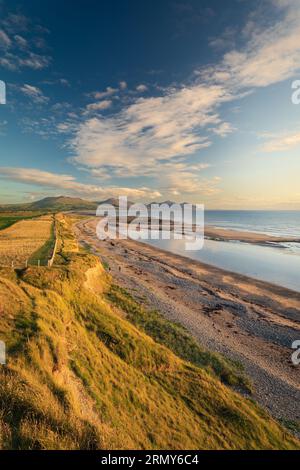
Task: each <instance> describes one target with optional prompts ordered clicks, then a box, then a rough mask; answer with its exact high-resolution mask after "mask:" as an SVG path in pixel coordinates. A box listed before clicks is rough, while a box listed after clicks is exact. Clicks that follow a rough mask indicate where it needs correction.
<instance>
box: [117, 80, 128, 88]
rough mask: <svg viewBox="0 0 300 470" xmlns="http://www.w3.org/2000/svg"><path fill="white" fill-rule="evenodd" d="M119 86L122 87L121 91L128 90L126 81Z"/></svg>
mask: <svg viewBox="0 0 300 470" xmlns="http://www.w3.org/2000/svg"><path fill="white" fill-rule="evenodd" d="M119 85H120V89H121V90H126V88H127V83H126V82H125V81H124V80H123V81H121V82H120V83H119Z"/></svg>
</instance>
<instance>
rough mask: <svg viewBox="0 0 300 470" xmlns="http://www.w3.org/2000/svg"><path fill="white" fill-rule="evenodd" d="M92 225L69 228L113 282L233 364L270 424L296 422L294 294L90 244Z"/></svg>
mask: <svg viewBox="0 0 300 470" xmlns="http://www.w3.org/2000/svg"><path fill="white" fill-rule="evenodd" d="M98 221H99V219H97V218H92V219H89V220H84V221H81V222H80V223H78V224H77V226H76V235H77V237H78V240H79V241H80V242H81V243H83V244H85V245H88V246H89V247H90V249H91V251H92V252H93V253H94V254H96V255H97V256H99V257H100V259H101V260H102V261H103V262H104V263H105V264H106V265H107V266H109V270H110V273H111V274H112V276H113V278H114V279H115V281H116V283H118V284H119V285H120V286H123V287H124V288H126V289H128V290H129V291H130V292H131V293H132V295H134V297H135V298H137V299H138V300H139V301H140V302H142V303H143V304H144V305H145V306H146V307H148V308H150V309H156V310H159V311H160V312H161V313H162V314H163V315H165V316H166V317H167V318H168V319H170V320H173V321H176V322H179V323H180V324H182V325H183V326H185V327H186V328H187V330H188V331H189V332H190V333H191V334H192V335H193V336H194V337H195V338H196V339H197V340H198V341H199V342H200V343H201V344H202V345H203V346H205V347H207V348H208V349H210V350H212V351H218V352H220V353H222V354H224V355H226V356H227V357H229V358H231V359H233V360H235V361H238V362H240V363H241V364H242V365H243V366H244V368H245V372H246V374H247V375H248V376H249V377H250V379H251V381H252V383H253V386H254V392H253V398H254V399H255V400H257V401H258V402H259V403H260V404H261V405H263V406H264V407H265V408H266V409H267V410H268V411H269V412H270V413H271V414H272V415H273V416H274V417H276V418H279V419H283V420H291V421H297V420H299V419H300V410H299V402H300V376H299V367H297V366H295V365H293V363H292V361H291V355H292V353H293V349H291V345H292V343H293V341H295V340H297V339H299V338H300V294H299V293H297V292H294V291H292V290H288V289H285V288H282V287H280V286H276V285H273V284H269V283H266V282H262V281H258V280H254V279H252V278H249V277H246V276H243V275H240V274H236V273H232V272H229V271H225V270H222V269H220V268H216V267H213V266H210V265H207V264H204V263H201V262H198V261H195V260H192V259H189V258H186V257H183V256H179V255H175V254H172V253H170V252H167V251H163V250H160V249H158V248H156V247H152V246H149V245H146V244H144V243H141V242H136V241H133V240H107V241H100V240H98V239H97V236H96V231H95V227H96V224H97V222H98Z"/></svg>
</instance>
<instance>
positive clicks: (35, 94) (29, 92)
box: [20, 84, 49, 104]
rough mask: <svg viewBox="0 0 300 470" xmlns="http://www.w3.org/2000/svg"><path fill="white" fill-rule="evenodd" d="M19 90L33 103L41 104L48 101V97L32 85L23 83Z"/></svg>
mask: <svg viewBox="0 0 300 470" xmlns="http://www.w3.org/2000/svg"><path fill="white" fill-rule="evenodd" d="M20 90H21V91H22V93H23V94H24V95H26V96H28V97H29V98H31V99H32V100H33V101H34V102H35V103H39V104H43V103H47V102H48V101H49V98H47V97H46V96H44V94H43V92H42V91H41V90H40V89H39V88H38V87H35V86H33V85H28V84H25V85H23V86H22V87H21V88H20Z"/></svg>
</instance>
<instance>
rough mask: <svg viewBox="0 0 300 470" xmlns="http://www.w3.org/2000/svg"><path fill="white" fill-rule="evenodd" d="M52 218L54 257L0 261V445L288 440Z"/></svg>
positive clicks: (67, 223) (167, 445)
mask: <svg viewBox="0 0 300 470" xmlns="http://www.w3.org/2000/svg"><path fill="white" fill-rule="evenodd" d="M57 218H58V221H57V229H58V233H59V242H58V253H57V256H56V259H55V267H53V268H51V269H49V268H44V267H41V268H39V269H38V268H33V267H29V268H28V269H26V270H22V271H16V272H14V271H11V270H1V271H0V300H1V312H2V316H1V319H2V321H1V323H0V337H1V339H2V340H4V341H5V343H6V346H7V365H6V366H1V369H0V446H1V448H2V449H12V448H13V449H294V448H299V442H298V441H297V440H296V439H294V438H293V437H291V436H290V435H289V434H288V433H287V431H286V430H284V429H283V428H282V427H281V426H280V425H279V424H277V423H276V422H275V421H274V420H273V419H271V418H270V416H269V415H267V414H266V413H265V412H264V411H263V410H262V409H261V408H259V407H258V406H257V405H256V404H255V403H254V402H253V401H251V400H249V399H247V398H245V397H244V396H242V395H240V394H239V393H237V392H236V391H234V389H233V388H232V387H231V386H230V384H233V385H234V384H236V385H239V387H242V386H243V381H242V380H240V378H239V375H238V373H237V372H236V371H235V370H234V368H233V366H232V365H231V364H230V363H227V362H226V361H225V360H224V359H222V358H221V357H220V356H216V355H212V354H210V353H208V352H207V351H203V350H202V349H201V348H200V346H198V345H197V343H195V341H194V340H192V339H191V338H189V337H188V335H187V334H186V333H185V332H184V331H182V329H181V328H180V327H179V326H178V325H175V324H172V323H170V322H167V321H166V320H164V319H163V317H160V316H159V314H158V313H157V312H152V313H151V315H150V316H148V315H146V314H145V312H144V311H143V309H142V307H141V306H139V305H138V304H137V303H136V302H135V301H134V300H133V299H131V298H130V296H128V294H126V292H125V291H123V290H122V289H120V288H118V287H117V286H114V285H113V280H112V279H111V278H110V276H109V275H108V274H107V273H106V272H105V270H104V268H103V266H102V265H101V264H100V263H99V261H98V258H96V257H95V256H93V255H91V254H88V253H87V252H86V251H84V250H81V249H78V246H77V242H76V239H75V238H74V236H73V233H72V220H71V219H70V217H66V216H58V217H57ZM142 317H143V318H142ZM138 318H140V320H141V318H142V321H138V320H137V319H138ZM134 319H135V320H134ZM146 331H147V333H146ZM179 343H180V344H181V347H180V348H177V346H178V344H179ZM176 349H178V354H179V355H177V353H176ZM182 350H184V351H185V352H184V354H182ZM180 351H181V352H180ZM195 353H197V354H196V355H197V361H195V360H194V356H195ZM179 356H180V357H179ZM183 357H184V359H183Z"/></svg>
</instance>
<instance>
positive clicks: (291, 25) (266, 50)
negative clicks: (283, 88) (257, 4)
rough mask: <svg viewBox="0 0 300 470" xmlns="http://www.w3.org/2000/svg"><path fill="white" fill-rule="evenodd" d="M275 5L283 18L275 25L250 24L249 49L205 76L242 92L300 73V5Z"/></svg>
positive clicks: (288, 1)
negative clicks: (222, 81) (245, 89)
mask: <svg viewBox="0 0 300 470" xmlns="http://www.w3.org/2000/svg"><path fill="white" fill-rule="evenodd" d="M272 2H273V5H275V7H277V8H278V14H280V16H281V18H280V19H279V20H278V21H276V22H275V23H274V24H272V25H271V26H263V27H259V26H258V25H257V24H256V23H254V24H252V26H251V27H249V24H248V27H247V31H246V33H245V34H246V35H247V36H248V37H249V40H248V43H247V44H246V46H245V47H243V48H242V49H233V50H231V51H230V52H228V53H227V54H225V55H224V58H223V61H222V62H221V64H219V65H218V66H216V67H213V68H210V69H209V70H206V71H204V76H206V77H207V78H208V77H209V78H214V79H215V80H216V81H217V82H218V81H220V80H224V82H227V83H228V85H229V86H231V87H235V88H237V89H242V88H249V87H250V88H251V87H265V86H268V85H271V84H274V83H278V82H281V81H283V80H286V79H287V78H290V77H292V76H294V75H295V73H296V72H297V71H298V70H300V41H299V37H300V10H299V2H296V1H293V0H272Z"/></svg>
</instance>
